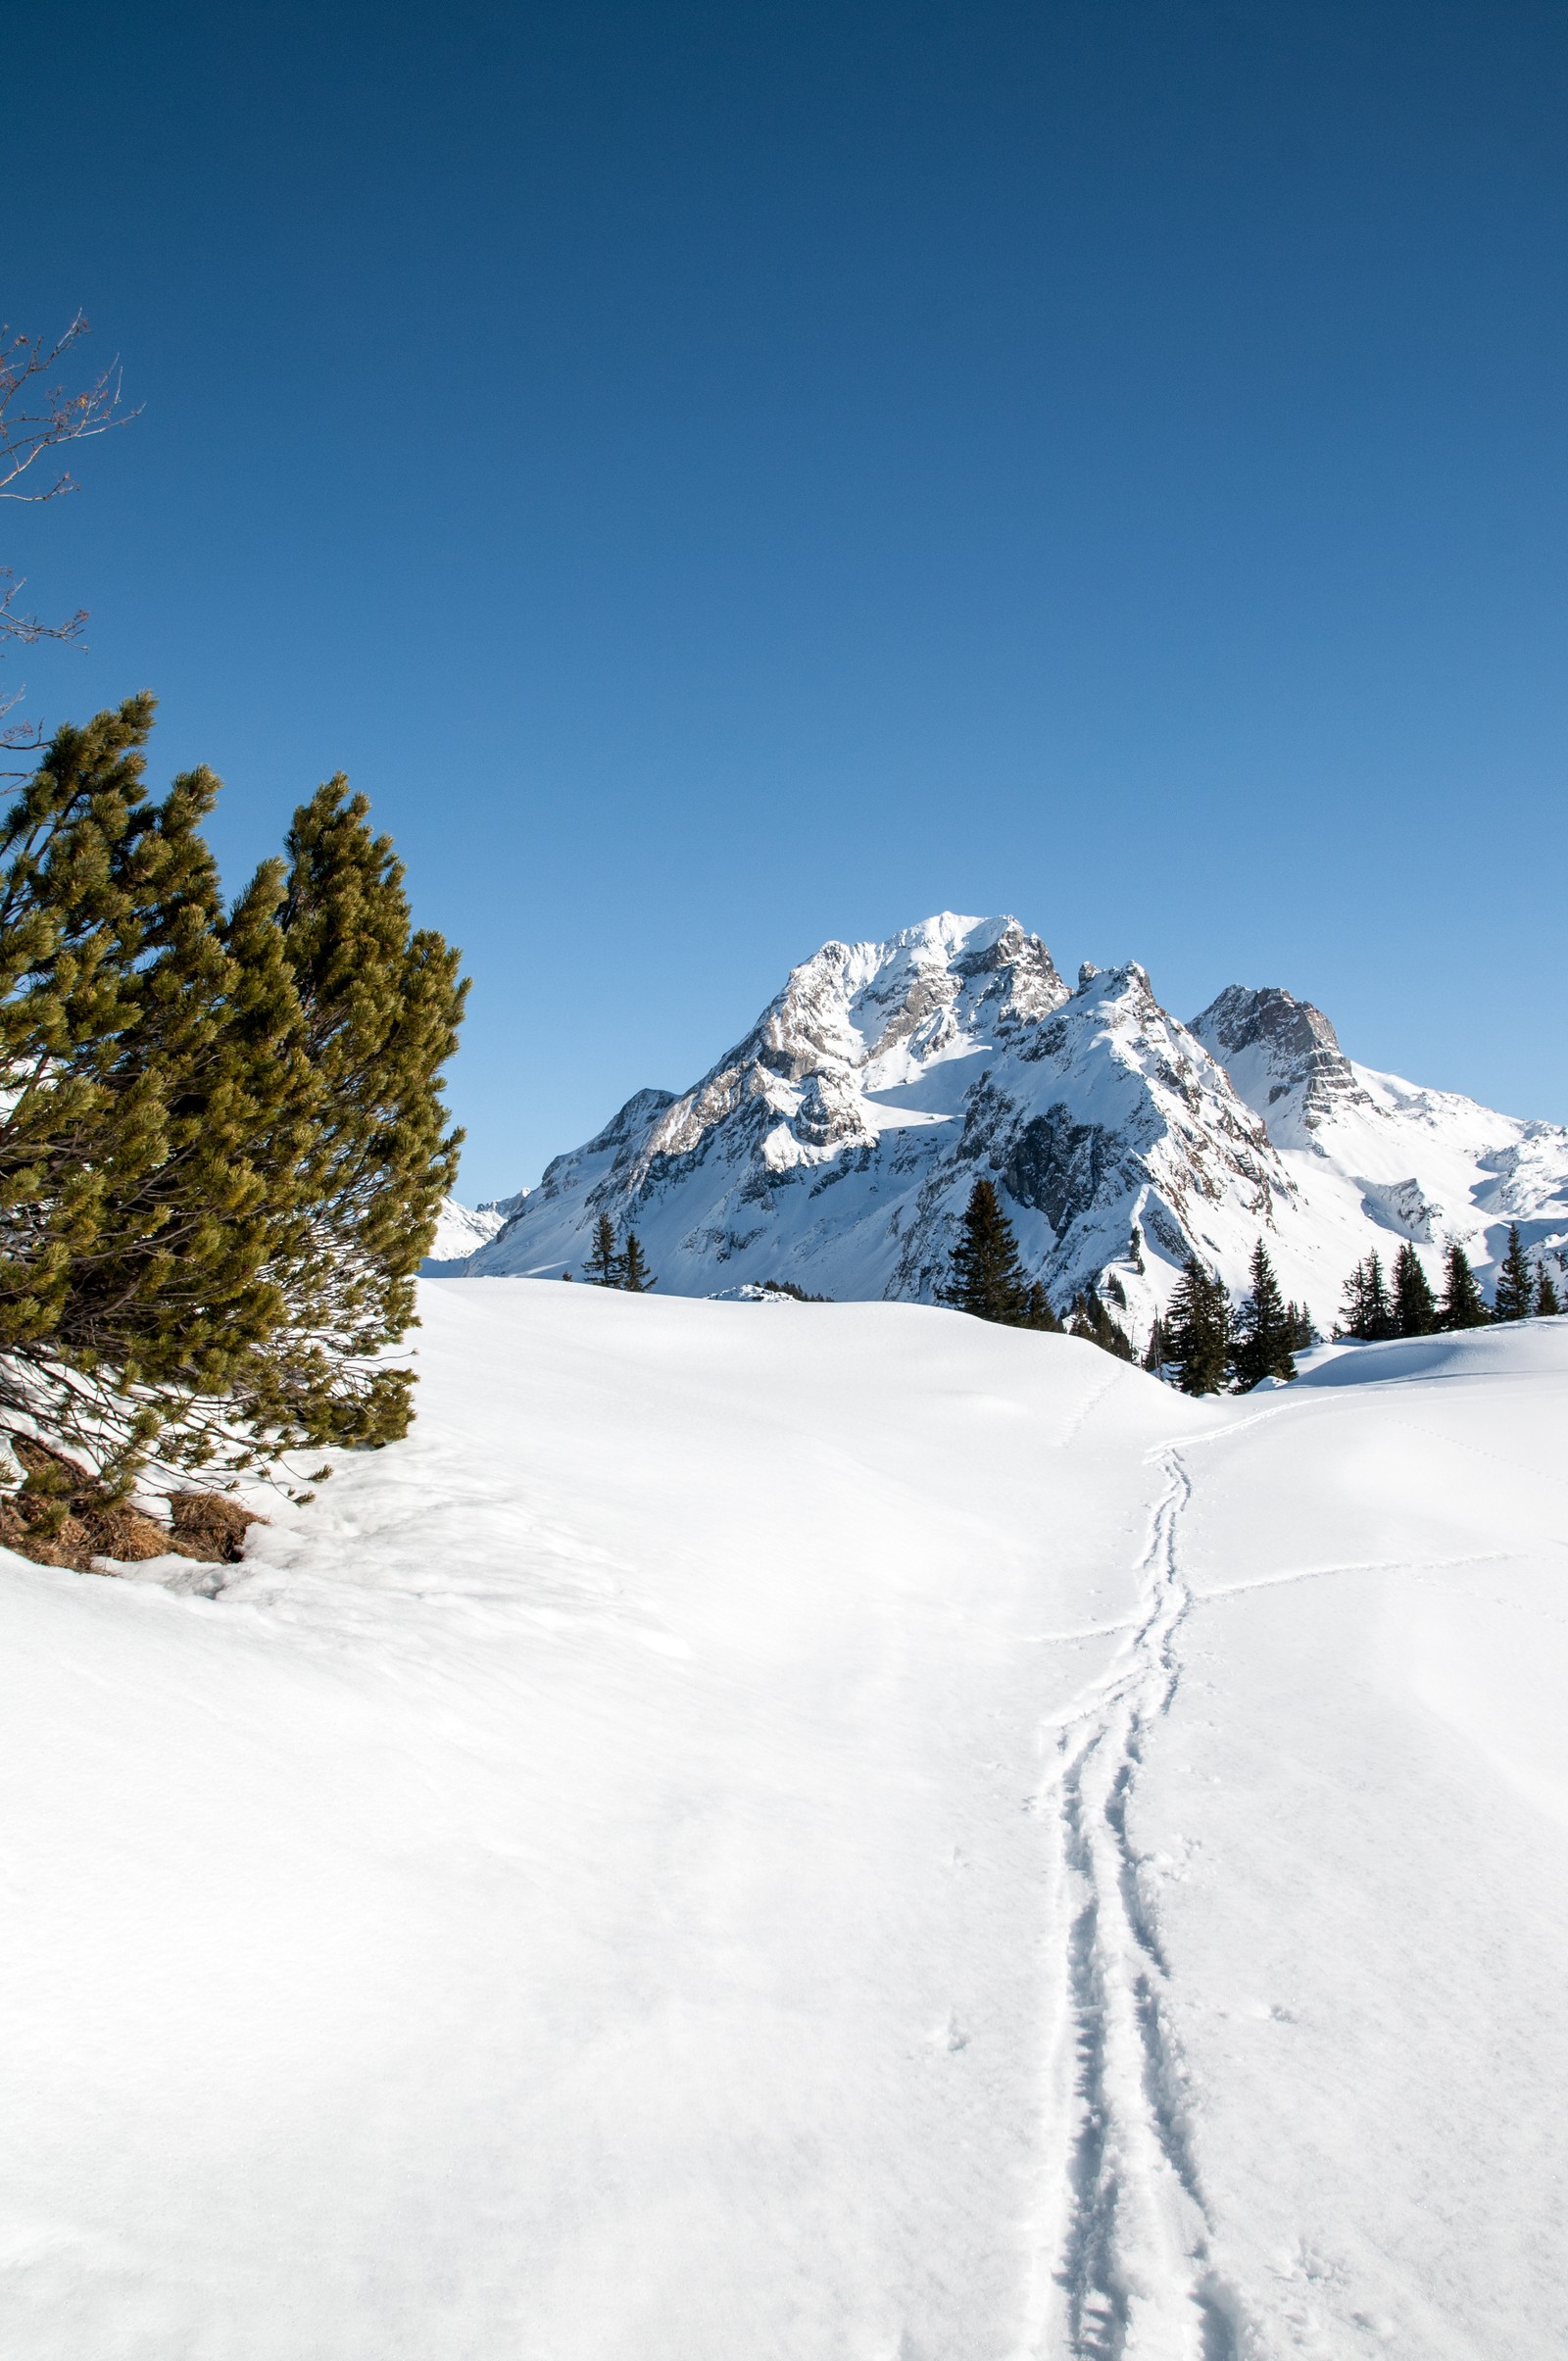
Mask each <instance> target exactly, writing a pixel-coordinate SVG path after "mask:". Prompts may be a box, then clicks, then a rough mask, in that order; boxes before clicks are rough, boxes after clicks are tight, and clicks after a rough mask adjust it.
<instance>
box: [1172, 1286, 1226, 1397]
mask: <svg viewBox="0 0 1568 2361" xmlns="http://www.w3.org/2000/svg"><path fill="white" fill-rule="evenodd" d="M1230 1350H1231V1303H1230V1297H1229V1295H1228V1294H1227V1293H1226V1290H1225V1284H1224V1282H1223V1280H1221V1279H1219V1278H1217V1277H1216V1276H1215V1275H1214V1274H1213V1272H1211V1271H1207V1270H1205V1269H1204V1268H1203V1265H1202V1264H1201V1262H1200V1261H1199V1259H1198V1256H1197V1255H1196V1254H1193V1253H1191V1252H1189V1254H1188V1256H1187V1260H1186V1262H1185V1263H1184V1264H1183V1266H1182V1275H1181V1277H1180V1278H1179V1279H1178V1280H1177V1282H1176V1286H1175V1289H1174V1291H1173V1292H1172V1295H1171V1299H1170V1303H1169V1305H1168V1306H1167V1309H1166V1313H1165V1358H1166V1363H1167V1365H1168V1366H1170V1367H1172V1368H1174V1369H1175V1371H1176V1382H1177V1384H1178V1385H1179V1386H1180V1388H1181V1390H1182V1392H1183V1393H1184V1394H1223V1392H1224V1391H1225V1381H1226V1378H1227V1376H1228V1374H1229V1369H1230Z"/></svg>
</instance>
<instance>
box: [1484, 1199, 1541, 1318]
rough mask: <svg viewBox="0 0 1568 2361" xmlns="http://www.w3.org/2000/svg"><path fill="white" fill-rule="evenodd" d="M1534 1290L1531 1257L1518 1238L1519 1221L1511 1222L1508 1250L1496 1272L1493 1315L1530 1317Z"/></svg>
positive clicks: (1496, 1316) (1500, 1316)
mask: <svg viewBox="0 0 1568 2361" xmlns="http://www.w3.org/2000/svg"><path fill="white" fill-rule="evenodd" d="M1535 1294H1536V1290H1535V1279H1534V1274H1533V1272H1532V1271H1531V1268H1530V1258H1529V1256H1528V1255H1527V1254H1526V1253H1525V1250H1524V1248H1523V1246H1522V1245H1521V1244H1520V1241H1519V1225H1518V1223H1517V1222H1511V1223H1510V1224H1509V1226H1508V1252H1507V1253H1506V1254H1504V1256H1503V1258H1502V1265H1501V1268H1500V1269H1499V1270H1498V1272H1497V1287H1496V1294H1495V1302H1494V1314H1495V1318H1497V1319H1499V1320H1528V1319H1529V1317H1530V1312H1531V1306H1532V1304H1533V1303H1534V1302H1535Z"/></svg>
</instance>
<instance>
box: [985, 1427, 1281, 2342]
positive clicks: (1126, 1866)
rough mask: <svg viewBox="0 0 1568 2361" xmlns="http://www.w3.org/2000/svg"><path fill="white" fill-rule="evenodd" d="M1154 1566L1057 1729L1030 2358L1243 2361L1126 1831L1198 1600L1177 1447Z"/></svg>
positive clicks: (1155, 1939) (1150, 1922)
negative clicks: (1041, 2172)
mask: <svg viewBox="0 0 1568 2361" xmlns="http://www.w3.org/2000/svg"><path fill="white" fill-rule="evenodd" d="M1161 1456H1162V1459H1163V1463H1164V1466H1165V1470H1166V1485H1165V1490H1164V1492H1163V1494H1162V1495H1161V1497H1160V1499H1159V1500H1158V1502H1157V1504H1156V1506H1155V1509H1154V1515H1153V1523H1152V1533H1151V1537H1150V1542H1149V1547H1148V1549H1147V1550H1146V1552H1145V1555H1144V1559H1143V1572H1144V1575H1145V1579H1146V1590H1145V1598H1144V1605H1143V1611H1142V1615H1141V1619H1140V1621H1139V1622H1138V1624H1137V1626H1136V1628H1135V1630H1134V1632H1133V1634H1132V1637H1131V1639H1130V1641H1129V1644H1128V1647H1127V1648H1126V1650H1125V1651H1124V1653H1123V1654H1122V1656H1121V1657H1120V1659H1119V1660H1118V1662H1117V1663H1116V1665H1115V1666H1114V1667H1113V1668H1112V1670H1111V1671H1110V1673H1109V1674H1108V1675H1107V1676H1106V1678H1105V1679H1104V1681H1103V1682H1102V1683H1101V1684H1100V1685H1099V1687H1098V1688H1097V1689H1096V1690H1095V1691H1094V1692H1093V1693H1092V1694H1091V1695H1090V1696H1089V1697H1087V1698H1086V1699H1084V1700H1083V1701H1082V1702H1081V1703H1080V1705H1079V1706H1078V1707H1077V1708H1076V1710H1075V1711H1073V1712H1072V1714H1071V1715H1070V1716H1069V1718H1068V1719H1067V1721H1066V1722H1065V1724H1064V1725H1063V1726H1062V1727H1061V1729H1060V1731H1059V1735H1058V1738H1057V1758H1056V1762H1055V1765H1054V1777H1053V1780H1052V1785H1051V1791H1050V1793H1051V1797H1052V1799H1053V1800H1054V1806H1055V1810H1056V1814H1057V1819H1058V1822H1059V1827H1060V1836H1061V1874H1062V1911H1061V1923H1062V1925H1063V1927H1064V1930H1065V1956H1064V1958H1063V1959H1062V1961H1061V1963H1060V1976H1061V1983H1060V2010H1061V2038H1060V2040H1059V2041H1058V2043H1057V2056H1056V2063H1055V2070H1054V2090H1053V2091H1052V2094H1051V2097H1052V2120H1053V2121H1054V2122H1056V2123H1065V2124H1066V2125H1068V2126H1069V2127H1070V2129H1069V2133H1068V2144H1067V2153H1066V2156H1065V2159H1064V2169H1063V2177H1062V2185H1061V2187H1060V2189H1059V2191H1058V2198H1057V2207H1056V2215H1055V2225H1054V2245H1055V2252H1054V2257H1052V2258H1051V2285H1050V2287H1042V2288H1041V2290H1040V2292H1039V2297H1038V2299H1037V2303H1036V2306H1035V2312H1036V2318H1035V2320H1034V2322H1033V2323H1032V2331H1031V2336H1030V2337H1029V2339H1028V2341H1027V2343H1026V2347H1025V2350H1026V2351H1028V2352H1029V2353H1031V2354H1044V2353H1047V2352H1059V2351H1060V2350H1062V2349H1063V2347H1065V2349H1066V2351H1067V2352H1069V2353H1071V2354H1072V2355H1073V2356H1075V2361H1078V2357H1081V2361H1139V2357H1140V2356H1145V2357H1147V2361H1187V2357H1188V2356H1191V2357H1192V2361H1233V2357H1234V2356H1235V2355H1236V2354H1237V2353H1238V2351H1239V2349H1240V2347H1239V2343H1238V2336H1237V2331H1236V2327H1235V2321H1236V2306H1235V2303H1234V2300H1233V2299H1232V2298H1231V2297H1230V2295H1229V2294H1228V2292H1227V2290H1226V2289H1224V2288H1223V2287H1221V2285H1220V2284H1219V2282H1218V2280H1217V2278H1216V2276H1215V2274H1214V2271H1213V2268H1212V2265H1211V2262H1210V2259H1209V2245H1210V2225H1209V2220H1208V2215H1207V2210H1206V2207H1205V2204H1204V2200H1203V2193H1202V2189H1201V2184H1200V2180H1199V2175H1198V2170H1197V2166H1196V2164H1195V2162H1194V2158H1193V2153H1192V2141H1191V2133H1190V2127H1189V2116H1188V2106H1187V2100H1186V2095H1185V2090H1184V2079H1185V2076H1184V2068H1183V2064H1182V2060H1181V2057H1180V2055H1179V2052H1178V2051H1177V2049H1176V2047H1175V2045H1174V2042H1173V2040H1172V2037H1171V2034H1170V2032H1169V2029H1168V2025H1167V2021H1166V2010H1165V2007H1164V2002H1163V1992H1164V1988H1165V1986H1166V1984H1167V1982H1168V1975H1169V1971H1168V1967H1167V1963H1166V1960H1165V1957H1164V1954H1163V1951H1162V1948H1161V1944H1160V1939H1159V1930H1158V1926H1157V1924H1156V1922H1155V1918H1154V1915H1153V1912H1152V1906H1151V1903H1150V1901H1149V1898H1148V1895H1147V1894H1146V1892H1145V1889H1144V1884H1143V1881H1142V1879H1141V1876H1140V1866H1141V1865H1140V1862H1139V1858H1138V1855H1137V1853H1136V1852H1135V1850H1134V1848H1133V1845H1132V1843H1131V1841H1130V1838H1129V1836H1128V1830H1127V1810H1128V1805H1129V1802H1130V1800H1131V1797H1132V1794H1133V1790H1134V1785H1135V1782H1136V1780H1137V1777H1138V1771H1139V1766H1140V1764H1141V1762H1142V1760H1143V1750H1144V1745H1145V1741H1146V1738H1147V1736H1148V1734H1149V1732H1150V1730H1151V1729H1152V1727H1153V1726H1154V1725H1155V1724H1156V1723H1157V1722H1158V1721H1159V1720H1160V1719H1161V1718H1162V1717H1163V1716H1164V1715H1165V1714H1166V1713H1167V1712H1168V1711H1169V1709H1170V1706H1171V1703H1172V1700H1173V1699H1174V1697H1175V1695H1176V1691H1177V1686H1178V1684H1179V1681H1180V1678H1181V1664H1180V1658H1179V1654H1178V1639H1179V1635H1180V1631H1181V1627H1182V1624H1183V1622H1184V1620H1185V1618H1186V1616H1187V1613H1188V1611H1189V1609H1190V1607H1191V1605H1192V1595H1191V1593H1190V1592H1189V1590H1188V1589H1187V1586H1186V1584H1185V1582H1184V1581H1183V1578H1182V1573H1181V1566H1180V1559H1179V1555H1178V1549H1177V1530H1178V1523H1179V1519H1180V1516H1181V1512H1182V1509H1183V1508H1184V1507H1185V1505H1186V1503H1187V1501H1188V1500H1189V1498H1190V1496H1191V1491H1192V1486H1191V1482H1190V1480H1189V1477H1188V1475H1187V1471H1186V1469H1185V1467H1184V1466H1183V1464H1182V1460H1181V1456H1180V1453H1179V1452H1178V1451H1175V1450H1167V1451H1164V1452H1163V1453H1162V1454H1161Z"/></svg>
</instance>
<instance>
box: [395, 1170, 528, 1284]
mask: <svg viewBox="0 0 1568 2361" xmlns="http://www.w3.org/2000/svg"><path fill="white" fill-rule="evenodd" d="M527 1194H528V1192H527V1190H526V1189H519V1190H518V1191H517V1194H516V1196H515V1197H501V1198H496V1199H494V1200H492V1202H491V1203H490V1204H489V1205H459V1203H458V1201H457V1199H456V1198H455V1197H448V1198H445V1199H443V1201H442V1205H441V1213H440V1217H439V1219H438V1220H437V1222H436V1225H435V1236H434V1237H433V1238H432V1239H431V1241H430V1252H429V1253H428V1254H426V1256H425V1258H424V1260H423V1262H422V1263H421V1264H420V1265H419V1270H420V1275H421V1277H423V1278H426V1279H455V1278H456V1277H457V1276H458V1275H459V1273H460V1272H461V1271H463V1270H465V1269H466V1266H467V1263H468V1260H469V1258H470V1256H472V1255H474V1254H477V1253H478V1251H479V1249H480V1247H482V1246H487V1245H488V1244H489V1242H490V1240H491V1239H492V1238H494V1237H495V1236H496V1235H497V1233H498V1232H499V1231H500V1230H502V1229H504V1228H505V1227H506V1224H507V1222H508V1221H509V1220H510V1219H511V1217H512V1216H513V1214H515V1213H516V1212H518V1211H519V1210H520V1208H521V1205H522V1202H523V1199H524V1198H525V1197H526V1196H527Z"/></svg>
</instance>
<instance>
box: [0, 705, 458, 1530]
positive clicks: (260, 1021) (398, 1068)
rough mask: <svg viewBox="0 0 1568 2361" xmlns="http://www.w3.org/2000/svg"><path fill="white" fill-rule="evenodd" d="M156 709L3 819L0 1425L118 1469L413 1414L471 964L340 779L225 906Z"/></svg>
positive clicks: (114, 719) (239, 1456)
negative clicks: (416, 906)
mask: <svg viewBox="0 0 1568 2361" xmlns="http://www.w3.org/2000/svg"><path fill="white" fill-rule="evenodd" d="M153 717H154V701H153V699H152V698H151V697H150V696H139V697H133V698H130V699H129V700H127V701H126V703H124V704H123V705H122V706H121V707H120V708H119V709H118V710H116V711H114V712H110V713H100V714H99V715H98V716H97V718H96V719H95V720H93V721H92V722H90V723H89V724H88V725H87V726H86V727H85V728H75V727H68V728H63V729H61V730H59V731H58V732H56V734H55V736H54V738H53V739H52V741H51V742H50V744H49V745H48V746H47V748H46V749H45V750H44V752H43V754H42V758H41V760H40V762H39V764H38V767H37V769H36V770H35V771H34V772H33V774H32V775H31V776H30V777H28V778H27V779H26V780H25V783H24V784H23V785H22V786H21V788H20V789H19V790H18V792H17V793H16V794H15V796H14V798H13V800H12V802H11V805H10V808H9V810H8V811H6V812H5V813H4V816H3V818H0V1066H3V1079H0V1427H8V1428H9V1429H10V1430H11V1431H13V1432H16V1433H19V1434H31V1433H37V1434H42V1435H47V1436H50V1437H53V1438H55V1439H57V1440H59V1441H61V1442H63V1443H65V1444H66V1445H67V1446H68V1447H74V1448H76V1449H78V1450H79V1451H82V1452H84V1453H85V1454H86V1455H87V1457H88V1458H89V1459H90V1460H91V1461H92V1463H93V1464H94V1465H96V1466H97V1467H99V1468H100V1469H102V1470H103V1471H104V1472H105V1473H106V1475H108V1476H109V1477H110V1478H111V1479H112V1480H113V1481H117V1482H119V1483H120V1484H121V1485H122V1486H128V1484H129V1482H130V1480H131V1477H132V1475H133V1473H134V1471H135V1469H136V1467H137V1466H138V1465H139V1464H140V1463H141V1461H142V1460H143V1459H144V1458H145V1456H146V1455H147V1454H148V1453H149V1452H155V1453H157V1454H158V1455H159V1456H160V1457H161V1458H163V1459H164V1460H166V1461H167V1462H169V1463H171V1464H173V1465H177V1466H201V1465H208V1464H213V1463H215V1462H216V1463H218V1464H221V1465H223V1466H226V1467H233V1466H237V1465H245V1464H250V1463H252V1462H253V1461H254V1460H255V1459H256V1458H257V1457H262V1458H266V1457H269V1456H275V1454H276V1453H277V1452H278V1451H281V1450H283V1449H286V1448H288V1447H290V1446H294V1445H299V1444H346V1445H358V1446H373V1445H378V1444H382V1443H386V1442H388V1441H390V1440H392V1439H393V1438H395V1437H397V1436H400V1435H402V1434H403V1433H404V1432H405V1431H406V1430H407V1427H408V1424H409V1419H410V1416H411V1409H412V1403H411V1390H412V1387H413V1383H414V1380H413V1376H412V1373H411V1372H410V1371H409V1370H408V1369H406V1368H402V1367H392V1366H388V1365H386V1363H385V1361H384V1358H383V1355H384V1353H385V1351H386V1349H387V1348H388V1347H391V1346H395V1345H396V1344H397V1343H398V1342H399V1340H400V1339H401V1338H402V1336H403V1335H404V1333H405V1331H406V1330H407V1329H408V1328H409V1327H410V1326H411V1325H412V1324H413V1321H414V1285H413V1282H414V1276H415V1273H416V1271H417V1268H418V1265H419V1261H420V1259H421V1257H422V1256H423V1254H425V1253H426V1251H427V1250H428V1247H429V1243H430V1240H431V1237H432V1235H433V1232H434V1228H435V1222H436V1217H437V1214H438V1212H439V1209H440V1205H441V1200H442V1198H443V1197H444V1196H445V1195H446V1194H447V1193H448V1192H449V1191H450V1189H451V1188H452V1186H453V1184H454V1181H455V1178H456V1170H457V1158H458V1150H459V1146H460V1144H461V1140H462V1134H461V1132H458V1131H456V1130H454V1129H452V1128H451V1126H450V1125H449V1123H448V1120H447V1115H446V1110H445V1108H444V1107H443V1104H442V1098H441V1069H442V1067H443V1066H444V1064H445V1063H446V1060H447V1059H448V1058H449V1057H450V1056H451V1054H452V1051H453V1049H454V1048H455V1046H456V1041H457V1030H458V1025H459V1023H460V1020H461V1017H462V1013H463V1004H464V998H465V994H466V989H467V987H466V983H465V982H464V981H463V980H462V978H461V977H460V974H459V961H460V955H459V954H458V953H457V952H456V951H454V950H453V949H451V948H450V947H449V946H448V944H447V943H445V942H444V941H443V939H442V937H441V936H440V935H439V934H436V933H433V932H431V931H429V930H427V929H416V928H415V927H414V926H413V924H412V920H411V915H410V910H409V904H408V899H407V896H406V894H405V892H404V871H403V867H402V864H401V863H400V862H399V861H397V860H396V859H395V857H394V854H393V850H392V846H391V843H390V841H389V840H388V839H387V838H386V837H384V836H377V835H373V834H372V833H371V831H370V828H369V826H368V810H369V807H368V803H367V801H366V799H365V797H364V796H363V795H355V794H351V793H350V791H349V787H348V782H347V781H346V780H345V779H344V778H342V777H341V776H339V777H336V778H333V779H330V780H328V781H327V783H326V784H325V785H324V786H322V787H320V788H319V789H318V791H317V793H316V794H315V795H314V796H313V797H312V798H311V799H310V800H309V802H307V803H304V804H302V805H300V807H299V808H298V810H297V811H296V812H295V813H294V817H293V822H292V825H291V826H290V828H289V831H288V834H287V837H286V840H285V843H284V847H283V853H282V856H281V858H277V859H272V860H269V861H263V863H262V864H261V867H260V868H259V869H258V870H257V872H256V874H255V876H254V877H253V878H252V879H251V881H250V882H249V884H248V885H247V886H246V887H245V889H244V891H243V892H242V893H241V894H240V895H239V896H238V898H237V899H236V900H235V901H234V902H233V903H232V904H227V903H225V900H224V897H223V894H222V891H221V885H220V880H219V875H218V868H217V864H216V861H215V860H214V858H213V854H212V852H211V849H210V847H209V846H208V844H207V842H206V839H205V837H204V835H203V832H202V830H203V822H204V821H205V820H206V819H207V817H208V815H209V814H210V812H212V810H213V807H214V805H215V803H216V801H217V798H218V795H219V792H220V782H219V780H218V779H217V777H216V776H215V775H214V774H213V772H212V771H210V770H208V769H205V768H201V769H196V770H192V771H187V772H185V773H183V774H182V775H181V776H180V777H178V778H176V779H175V780H174V781H173V782H172V786H171V787H170V788H169V790H168V792H167V794H165V795H164V796H163V797H162V798H155V797H153V796H152V795H150V794H149V791H148V788H147V785H146V780H145V761H144V752H143V750H144V749H145V747H146V744H147V740H148V737H149V734H150V732H151V729H152V726H153Z"/></svg>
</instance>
